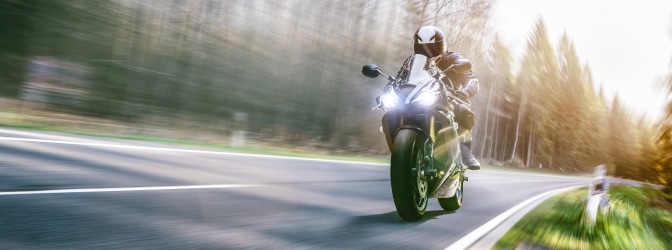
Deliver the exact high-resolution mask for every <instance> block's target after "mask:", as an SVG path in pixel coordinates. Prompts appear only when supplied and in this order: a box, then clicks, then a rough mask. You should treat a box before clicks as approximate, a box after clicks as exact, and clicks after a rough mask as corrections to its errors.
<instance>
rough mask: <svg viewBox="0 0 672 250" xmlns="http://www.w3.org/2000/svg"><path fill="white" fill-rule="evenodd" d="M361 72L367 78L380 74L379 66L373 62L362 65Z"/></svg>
mask: <svg viewBox="0 0 672 250" xmlns="http://www.w3.org/2000/svg"><path fill="white" fill-rule="evenodd" d="M362 74H364V75H365V76H366V77H368V78H376V77H378V76H379V75H380V68H379V67H378V65H375V64H367V65H364V67H362Z"/></svg>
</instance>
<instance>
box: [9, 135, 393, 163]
mask: <svg viewBox="0 0 672 250" xmlns="http://www.w3.org/2000/svg"><path fill="white" fill-rule="evenodd" d="M0 141H21V142H39V143H53V144H66V145H78V146H90V147H106V148H120V149H137V150H151V151H168V152H181V153H197V154H214V155H230V156H249V157H259V158H274V159H291V160H304V161H320V162H338V163H348V164H366V165H380V166H388V165H389V164H382V163H368V162H354V161H339V160H325V159H314V158H299V157H289V156H272V155H258V154H244V153H230V152H221V151H208V150H194V149H177V148H160V147H147V146H131V145H121V144H108V143H90V142H72V141H56V140H43V139H31V138H20V137H0Z"/></svg>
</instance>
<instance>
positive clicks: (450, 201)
mask: <svg viewBox="0 0 672 250" xmlns="http://www.w3.org/2000/svg"><path fill="white" fill-rule="evenodd" d="M462 197H464V177H463V175H462V174H460V180H459V181H458V183H457V190H455V195H453V197H450V198H439V205H441V208H443V210H446V211H455V210H457V209H459V208H460V207H461V206H462Z"/></svg>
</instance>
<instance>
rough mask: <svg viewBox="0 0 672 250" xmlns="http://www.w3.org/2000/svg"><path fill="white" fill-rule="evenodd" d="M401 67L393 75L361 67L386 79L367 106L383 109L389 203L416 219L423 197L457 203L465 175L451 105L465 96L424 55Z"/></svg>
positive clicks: (420, 213) (452, 207)
mask: <svg viewBox="0 0 672 250" xmlns="http://www.w3.org/2000/svg"><path fill="white" fill-rule="evenodd" d="M402 69H405V70H402V71H401V72H402V73H401V74H398V75H397V77H396V78H395V77H392V76H389V75H386V74H384V73H383V72H382V71H381V70H380V68H379V67H378V66H377V65H375V64H367V65H364V66H363V67H362V73H363V74H364V75H365V76H367V77H369V78H376V77H378V76H380V75H383V76H385V77H387V79H388V81H389V82H388V83H387V84H386V85H385V87H384V88H383V92H382V94H381V95H380V96H378V97H377V98H376V102H377V106H376V107H374V108H373V109H382V110H383V111H384V112H385V114H384V115H383V118H382V131H383V133H384V134H385V139H386V141H387V145H388V147H389V150H390V152H391V162H390V182H391V187H392V197H393V199H394V205H395V207H396V209H397V212H398V213H399V215H400V216H401V218H403V219H404V220H406V221H416V220H418V219H420V218H422V217H423V215H424V214H425V211H426V209H427V203H428V200H429V198H438V201H439V204H440V205H441V208H443V209H444V210H447V211H455V210H457V209H459V208H460V207H461V206H462V200H463V194H464V182H465V181H468V178H467V177H466V176H465V170H466V169H465V167H464V166H463V165H462V161H461V158H460V147H459V140H460V139H461V136H459V135H458V130H457V129H458V124H457V122H456V118H455V112H454V111H455V107H456V106H457V105H458V104H459V103H465V102H464V101H462V100H460V99H459V98H457V97H456V95H455V94H454V93H455V92H454V90H455V88H454V86H453V84H452V82H448V83H444V82H443V81H442V79H448V78H444V77H443V76H444V72H443V71H441V70H439V69H438V67H437V66H436V65H435V63H434V62H433V60H430V59H429V58H428V57H427V56H424V55H421V54H416V55H413V56H412V57H411V58H410V59H409V60H407V61H406V62H405V63H404V66H403V67H402ZM448 70H452V69H451V68H448V69H447V70H446V72H447V71H448Z"/></svg>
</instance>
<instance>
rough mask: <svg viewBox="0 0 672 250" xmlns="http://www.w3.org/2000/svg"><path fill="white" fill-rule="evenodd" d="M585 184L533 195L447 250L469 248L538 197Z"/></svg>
mask: <svg viewBox="0 0 672 250" xmlns="http://www.w3.org/2000/svg"><path fill="white" fill-rule="evenodd" d="M584 186H585V185H578V186H571V187H567V188H560V189H556V190H551V191H548V192H546V193H543V194H540V195H537V196H535V197H532V198H530V199H528V200H526V201H523V202H522V203H520V204H518V205H516V206H515V207H512V208H511V209H509V210H507V211H506V212H504V213H502V214H500V215H498V216H497V217H495V218H494V219H492V220H490V221H488V222H487V223H485V224H483V225H482V226H480V227H479V228H476V230H474V231H472V232H471V233H469V234H467V235H466V236H464V237H462V239H459V240H458V241H456V242H455V243H453V244H452V245H450V246H448V247H446V250H453V249H467V248H468V247H469V246H471V245H473V244H474V243H476V241H478V240H479V239H481V238H483V236H485V235H486V234H487V233H489V232H490V231H492V230H493V229H495V227H497V226H499V224H502V222H504V221H505V220H506V219H507V218H509V217H511V216H512V215H513V214H515V213H516V212H518V210H521V209H522V208H524V207H525V206H527V205H529V204H531V203H533V202H535V201H536V200H538V199H541V198H542V197H545V196H547V195H548V196H550V195H555V194H557V193H561V192H565V191H568V190H571V189H576V188H580V187H584Z"/></svg>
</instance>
